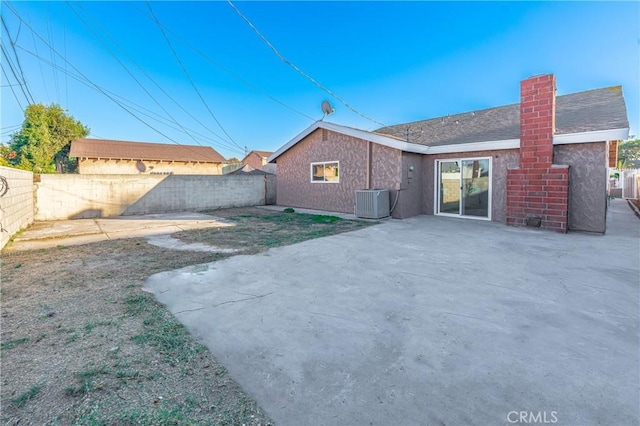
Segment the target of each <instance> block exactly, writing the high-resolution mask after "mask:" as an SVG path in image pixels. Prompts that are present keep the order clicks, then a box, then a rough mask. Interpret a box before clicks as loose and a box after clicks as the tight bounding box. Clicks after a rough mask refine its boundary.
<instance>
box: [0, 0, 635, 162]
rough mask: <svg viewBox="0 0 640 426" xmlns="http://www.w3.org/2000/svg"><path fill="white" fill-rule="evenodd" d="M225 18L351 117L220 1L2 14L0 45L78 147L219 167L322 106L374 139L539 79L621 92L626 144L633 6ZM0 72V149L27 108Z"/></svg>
mask: <svg viewBox="0 0 640 426" xmlns="http://www.w3.org/2000/svg"><path fill="white" fill-rule="evenodd" d="M234 5H235V6H236V7H237V8H238V9H239V10H240V11H241V12H242V13H243V14H244V15H245V16H246V17H247V18H248V19H249V20H250V21H251V22H252V23H253V25H255V27H256V28H257V29H258V30H259V31H260V32H261V33H262V34H264V36H265V37H266V38H267V39H268V40H269V41H270V42H271V43H272V44H273V46H275V48H277V50H278V51H279V52H280V53H281V54H282V55H283V56H284V57H286V58H287V59H288V60H289V61H291V62H292V63H294V64H295V65H297V66H298V67H299V68H300V69H301V70H303V71H304V72H306V73H307V74H309V75H310V76H312V77H313V78H314V79H315V80H317V81H318V82H320V83H321V84H322V85H324V86H326V87H327V88H329V89H330V90H331V91H332V92H334V93H335V94H337V95H338V96H339V97H340V98H341V99H343V100H345V101H346V102H347V103H348V104H349V105H351V106H352V107H353V108H354V109H355V110H357V112H358V113H360V114H361V115H360V114H358V113H355V112H353V111H351V110H350V109H349V108H347V107H346V106H345V105H343V104H342V103H341V102H340V101H339V100H338V99H335V98H333V97H332V96H331V95H330V94H328V93H326V92H325V91H323V90H321V89H320V88H318V87H317V86H316V85H314V84H313V83H312V82H311V81H309V80H308V79H307V78H305V77H303V76H302V75H300V74H299V73H298V72H296V71H295V70H294V69H292V68H291V67H290V66H288V65H287V64H285V63H284V62H283V61H282V60H281V59H280V58H278V56H276V54H275V53H274V52H273V51H272V50H271V49H270V48H269V47H268V46H267V44H266V43H265V42H264V41H263V40H261V39H260V38H259V37H258V36H257V34H256V33H255V32H254V31H253V30H252V29H251V28H250V27H249V25H248V24H247V23H246V22H245V21H243V20H242V18H241V17H240V16H239V15H238V14H237V13H236V11H234V9H233V8H232V7H231V6H230V5H229V4H227V3H226V2H204V1H202V2H150V3H145V2H138V1H136V2H70V3H66V2H4V1H3V2H2V6H1V7H2V9H1V10H2V17H3V19H4V20H5V22H6V24H7V27H8V30H9V35H8V34H7V32H6V31H5V30H4V29H2V45H3V48H5V49H6V50H7V53H8V54H9V57H10V58H11V60H12V61H13V62H14V63H13V65H14V66H16V68H17V63H15V54H17V57H18V60H19V62H20V65H21V68H22V74H21V73H20V70H19V69H16V72H17V74H18V78H19V79H21V80H22V78H23V77H22V75H24V80H25V81H26V86H27V87H28V90H29V92H30V93H31V95H32V97H33V99H34V100H35V102H39V103H46V104H50V103H58V104H60V105H61V106H62V107H63V108H65V109H66V110H68V112H69V113H70V114H72V115H73V116H75V117H76V118H77V119H79V120H80V121H82V122H83V123H84V124H86V125H87V126H88V127H90V128H91V137H96V138H105V139H120V140H135V141H146V142H168V143H175V142H177V143H181V144H189V145H197V144H201V145H210V146H212V147H214V148H215V149H216V150H217V151H219V152H220V153H221V154H222V155H224V156H225V157H227V158H229V157H238V158H242V156H243V149H244V147H245V146H246V147H247V148H248V149H249V150H251V149H259V150H271V151H273V150H275V149H277V148H278V147H279V146H281V145H283V144H284V143H286V142H287V141H288V140H290V139H291V138H292V137H294V136H295V135H296V134H297V133H299V132H300V131H302V130H304V129H305V128H306V127H307V126H308V125H310V124H311V123H312V122H313V121H314V120H316V119H319V118H321V117H322V112H321V109H320V104H321V103H322V101H324V100H328V101H330V102H331V103H332V105H333V107H334V108H335V113H334V114H333V115H331V116H330V117H329V118H328V121H332V122H335V123H338V124H343V125H348V126H353V127H357V128H361V129H366V130H373V129H376V128H378V127H381V126H380V124H378V123H383V124H385V125H391V124H397V123H402V122H409V121H414V120H421V119H426V118H431V117H438V116H442V115H446V114H449V113H450V114H454V113H459V112H465V111H472V110H477V109H483V108H489V107H493V106H499V105H505V104H510V103H516V102H518V101H519V83H520V81H521V80H523V79H525V78H527V77H529V76H531V75H536V74H543V73H554V74H555V75H556V81H557V87H558V94H559V95H562V94H566V93H573V92H579V91H583V90H589V89H595V88H600V87H606V86H611V85H622V86H623V90H624V95H625V100H626V103H627V110H628V117H629V121H630V125H631V134H634V135H638V134H639V131H640V128H639V125H640V109H639V108H640V106H639V103H640V100H639V97H640V96H639V93H640V87H639V79H640V64H639V62H638V61H639V58H640V50H639V47H640V3H638V2H621V3H616V2H533V3H528V2H471V3H467V2H234ZM149 6H150V7H149ZM151 11H153V14H155V16H156V18H157V20H158V22H159V23H160V25H161V26H162V27H163V28H164V29H165V33H166V36H167V37H168V38H169V40H170V43H171V45H169V43H167V41H166V40H165V38H164V36H163V34H162V32H161V31H160V28H159V27H158V25H157V24H156V22H155V21H154V20H153V18H152V12H151ZM14 12H15V13H14ZM16 13H17V14H18V15H19V17H20V18H21V20H20V18H18V16H16ZM29 27H31V28H29ZM32 29H33V30H34V31H35V34H34V32H33V31H32ZM36 34H37V35H36ZM39 37H40V38H39ZM11 40H12V41H13V42H14V43H15V48H16V49H15V53H14V52H13V50H12V49H11ZM172 48H173V49H174V50H175V52H176V54H177V57H178V59H179V61H178V59H176V56H175V55H174V54H173V53H172V50H171V49H172ZM53 51H55V52H57V54H56V53H54V52H53ZM38 56H39V58H38ZM2 64H3V67H4V68H5V71H6V72H7V74H8V76H9V78H8V79H7V78H6V77H5V76H4V75H2V87H1V94H2V102H1V107H2V110H1V113H2V123H1V127H2V129H1V130H2V134H1V135H2V139H1V140H2V142H4V143H6V142H7V141H8V139H9V135H10V133H11V131H12V130H14V129H16V128H17V126H19V124H20V123H21V122H22V120H23V112H22V108H23V107H25V106H26V105H27V101H26V99H25V95H24V94H23V93H22V90H21V87H20V86H18V85H16V84H17V83H18V82H17V81H16V78H15V77H14V76H13V74H12V73H11V70H10V68H9V67H8V66H7V65H8V63H7V61H6V59H5V58H4V57H3V58H2ZM122 64H124V67H123V65H122ZM125 67H126V68H125ZM183 68H184V69H186V72H187V74H185V72H184V70H183ZM132 75H133V77H132ZM187 75H188V76H187ZM134 78H135V79H134ZM136 79H137V80H138V82H139V83H138V82H136ZM78 80H81V81H84V83H85V84H83V83H82V82H80V81H78ZM190 81H192V82H193V85H192V84H191V83H190ZM194 86H195V88H194ZM12 89H13V92H12ZM14 92H15V95H14ZM104 93H108V94H109V96H110V97H111V98H113V99H117V100H118V101H119V102H120V103H121V104H122V105H123V106H124V107H125V108H127V109H129V110H130V111H131V112H133V114H135V115H137V116H138V117H139V118H140V119H141V120H142V121H141V120H139V119H136V118H135V117H134V116H133V115H131V114H130V113H129V112H127V111H125V110H124V109H123V108H122V107H121V106H118V104H117V103H115V102H114V101H113V100H112V99H110V98H109V97H108V96H106V95H105V94H104ZM200 96H202V98H203V99H204V102H203V101H202V100H201V99H200ZM16 97H17V100H16ZM363 115H364V116H366V117H369V118H371V119H373V120H375V121H371V120H369V119H366V118H364V117H363ZM216 121H217V122H216ZM145 123H146V124H145ZM176 123H178V124H176ZM218 123H219V124H218Z"/></svg>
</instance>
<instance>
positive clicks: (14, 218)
mask: <svg viewBox="0 0 640 426" xmlns="http://www.w3.org/2000/svg"><path fill="white" fill-rule="evenodd" d="M33 191H34V187H33V173H31V172H26V171H24V170H18V169H13V168H10V167H3V166H0V248H2V247H4V246H5V245H6V244H7V243H8V242H9V239H10V238H11V236H13V234H15V233H16V232H18V231H20V230H21V229H24V228H26V227H27V226H29V225H30V224H31V223H33V221H34V211H35V205H34V196H33Z"/></svg>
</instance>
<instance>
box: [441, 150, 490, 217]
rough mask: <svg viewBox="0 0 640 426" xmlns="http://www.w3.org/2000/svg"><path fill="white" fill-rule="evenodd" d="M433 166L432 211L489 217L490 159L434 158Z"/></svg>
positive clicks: (444, 213)
mask: <svg viewBox="0 0 640 426" xmlns="http://www.w3.org/2000/svg"><path fill="white" fill-rule="evenodd" d="M436 166H437V167H436V170H437V172H436V177H437V181H438V182H437V190H436V192H437V194H436V198H437V205H436V214H443V215H455V216H463V217H475V218H482V219H490V218H491V216H490V212H491V158H469V159H458V160H436Z"/></svg>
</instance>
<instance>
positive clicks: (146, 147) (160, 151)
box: [69, 139, 226, 175]
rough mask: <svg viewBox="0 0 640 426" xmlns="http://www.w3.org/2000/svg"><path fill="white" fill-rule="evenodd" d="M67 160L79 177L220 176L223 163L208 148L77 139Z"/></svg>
mask: <svg viewBox="0 0 640 426" xmlns="http://www.w3.org/2000/svg"><path fill="white" fill-rule="evenodd" d="M69 156H70V157H75V158H77V159H78V172H79V173H80V174H85V175H86V174H110V175H111V174H176V175H219V174H222V166H223V164H226V160H225V159H224V157H222V156H221V155H220V154H218V153H217V152H216V151H215V150H214V149H213V148H211V147H209V146H193V145H175V144H160V143H146V142H128V141H113V140H106V139H78V140H75V141H73V142H71V151H70V152H69Z"/></svg>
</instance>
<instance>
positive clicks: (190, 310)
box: [174, 291, 273, 315]
mask: <svg viewBox="0 0 640 426" xmlns="http://www.w3.org/2000/svg"><path fill="white" fill-rule="evenodd" d="M270 294H273V291H272V292H270V293H265V294H259V295H257V296H253V297H245V298H244V299H238V300H227V301H226V302H221V303H216V304H215V305H210V306H202V307H200V308H194V309H185V310H183V311H178V312H176V313H175V314H174V315H178V314H183V313H185V312H194V311H201V310H203V309H207V308H217V307H218V306H222V305H227V304H229V303H238V302H244V301H247V300H253V299H260V298H261V297H267V296H269V295H270Z"/></svg>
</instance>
